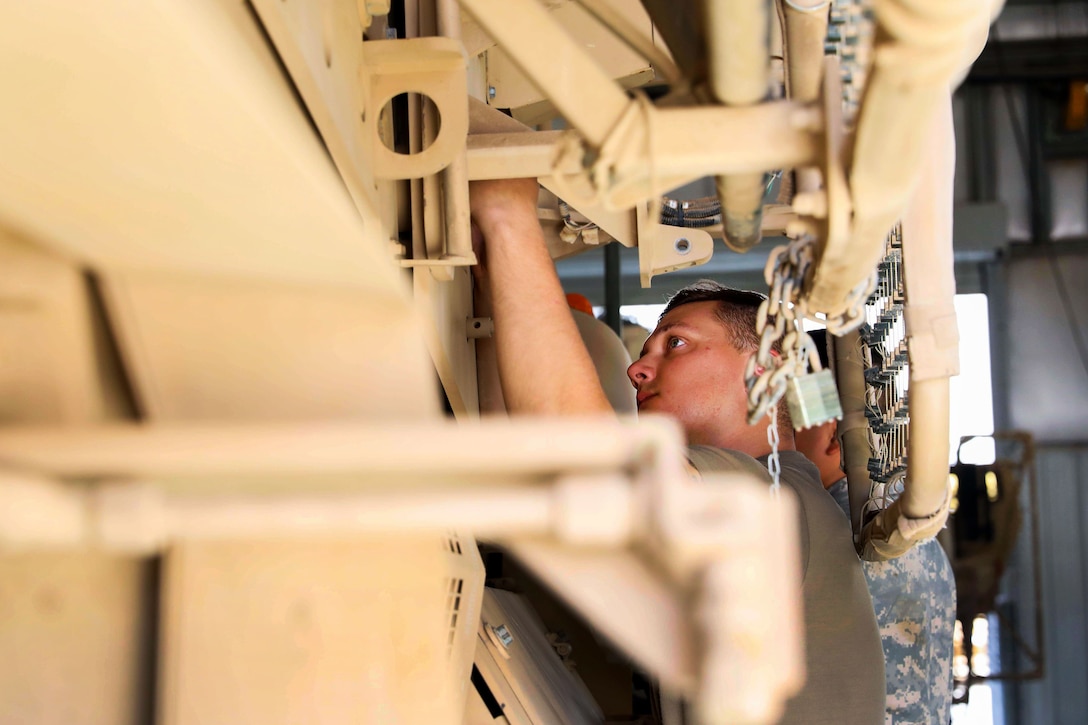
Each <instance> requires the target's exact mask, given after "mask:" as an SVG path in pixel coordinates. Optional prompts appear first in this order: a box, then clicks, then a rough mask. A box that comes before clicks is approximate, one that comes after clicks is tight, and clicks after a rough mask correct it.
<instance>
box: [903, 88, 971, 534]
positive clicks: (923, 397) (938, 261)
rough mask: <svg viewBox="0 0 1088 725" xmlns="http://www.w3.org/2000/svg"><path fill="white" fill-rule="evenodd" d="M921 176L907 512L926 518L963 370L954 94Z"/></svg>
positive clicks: (944, 480) (913, 244)
mask: <svg viewBox="0 0 1088 725" xmlns="http://www.w3.org/2000/svg"><path fill="white" fill-rule="evenodd" d="M929 139H930V144H929V148H928V149H927V151H928V153H926V154H924V156H923V166H922V174H921V181H920V183H919V186H918V190H917V192H916V193H915V195H914V199H913V200H912V202H911V205H910V206H909V207H908V208H907V212H906V214H904V216H903V239H904V244H903V279H904V284H905V286H906V292H907V295H906V322H907V339H908V342H909V344H910V357H911V360H910V371H911V376H910V416H911V417H910V420H911V426H910V459H909V460H910V467H909V469H908V475H907V481H906V490H905V491H904V493H903V496H902V499H903V513H904V514H905V515H907V516H911V517H921V516H928V515H930V514H932V513H933V512H934V511H936V510H937V509H938V508H940V507H941V505H942V504H943V503H944V500H945V496H946V493H947V487H948V449H949V446H950V443H949V439H948V429H949V421H948V417H949V412H948V378H949V376H952V375H957V374H959V330H958V327H957V325H956V308H955V302H954V300H955V296H956V279H955V271H954V268H953V255H952V196H953V188H952V185H953V177H954V175H955V165H956V153H955V137H954V131H953V127H952V99H951V97H950V96H949V95H947V94H946V95H945V97H944V98H943V99H942V101H941V102H940V107H939V109H938V112H937V114H936V118H935V119H934V122H933V124H932V125H931V131H930V133H929Z"/></svg>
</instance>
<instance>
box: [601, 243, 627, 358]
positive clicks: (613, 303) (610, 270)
mask: <svg viewBox="0 0 1088 725" xmlns="http://www.w3.org/2000/svg"><path fill="white" fill-rule="evenodd" d="M620 248H621V247H620V245H619V244H617V243H616V242H612V243H611V244H608V245H606V246H605V248H604V320H605V322H606V323H608V326H609V327H611V328H612V329H613V330H615V331H616V334H617V335H619V336H620V337H623V320H622V319H621V318H620V305H621V304H622V296H623V295H622V293H621V291H620V279H621V277H620Z"/></svg>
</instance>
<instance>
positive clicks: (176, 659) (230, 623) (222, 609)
mask: <svg viewBox="0 0 1088 725" xmlns="http://www.w3.org/2000/svg"><path fill="white" fill-rule="evenodd" d="M440 543H441V542H439V541H438V540H436V539H434V538H431V537H424V538H422V539H398V538H390V539H384V540H383V539H370V540H351V541H344V540H340V541H323V542H260V543H253V544H226V543H223V544H206V545H205V544H201V545H196V544H189V545H185V546H180V547H178V548H176V549H175V550H174V551H173V552H172V553H171V554H169V555H168V557H167V560H166V570H165V576H164V589H163V601H164V624H163V637H162V649H161V672H162V680H161V692H162V699H161V701H160V711H159V720H160V722H162V723H163V725H189V724H190V723H262V725H276V724H277V723H283V724H284V725H287V724H288V723H291V724H294V723H325V724H327V725H333V724H335V723H344V724H345V725H346V724H347V723H375V724H376V723H404V724H405V725H407V724H409V723H435V724H436V725H438V724H440V723H455V722H457V721H458V718H457V716H459V715H460V714H461V710H462V709H463V707H464V705H463V701H459V700H456V699H455V698H454V697H452V696H451V694H452V693H451V689H450V688H449V683H448V682H447V681H446V680H447V673H448V669H447V668H448V660H447V657H448V647H449V644H448V643H449V635H448V629H449V626H448V619H447V615H446V610H445V595H446V592H445V590H444V587H443V586H441V582H443V581H444V577H445V573H446V566H445V559H444V554H443V549H442V547H441V545H440Z"/></svg>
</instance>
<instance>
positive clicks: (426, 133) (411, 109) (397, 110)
mask: <svg viewBox="0 0 1088 725" xmlns="http://www.w3.org/2000/svg"><path fill="white" fill-rule="evenodd" d="M412 116H415V117H417V118H419V117H422V119H423V124H422V129H423V133H422V136H421V141H422V145H421V147H420V148H419V150H418V151H415V152H413V151H412V149H411V148H410V147H409V143H408V137H409V134H408V119H409V118H410V117H412ZM441 130H442V114H441V113H439V111H438V106H437V105H436V104H435V102H434V101H432V100H431V98H430V96H428V95H427V94H425V93H416V92H414V91H412V92H407V93H400V94H398V95H396V96H393V97H392V98H390V99H389V100H388V101H386V103H385V105H384V106H382V110H381V113H380V114H378V129H377V131H378V135H379V136H380V137H381V139H382V143H383V144H385V147H386V148H387V149H389V150H390V151H392V152H393V153H397V154H402V155H405V156H410V155H411V154H412V153H421V152H423V151H426V150H427V148H428V147H430V145H431V144H432V143H434V140H435V139H436V138H438V133H439V131H441Z"/></svg>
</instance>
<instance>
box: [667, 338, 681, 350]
mask: <svg viewBox="0 0 1088 725" xmlns="http://www.w3.org/2000/svg"><path fill="white" fill-rule="evenodd" d="M685 344H686V343H685V342H684V341H683V340H681V339H680V338H679V337H670V338H669V339H668V340H666V341H665V347H666V348H667V349H669V350H672V349H673V348H677V347H682V346H683V345H685Z"/></svg>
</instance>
